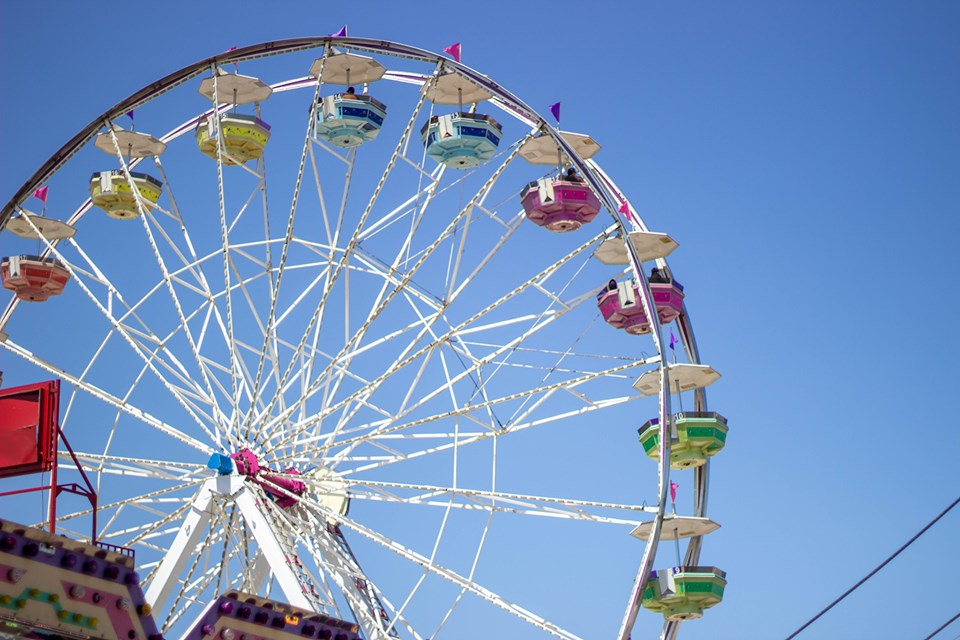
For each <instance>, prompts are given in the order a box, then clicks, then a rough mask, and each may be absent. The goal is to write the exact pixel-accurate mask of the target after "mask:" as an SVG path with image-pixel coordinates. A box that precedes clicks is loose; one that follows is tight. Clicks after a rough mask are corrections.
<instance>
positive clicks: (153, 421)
mask: <svg viewBox="0 0 960 640" xmlns="http://www.w3.org/2000/svg"><path fill="white" fill-rule="evenodd" d="M0 346H2V347H3V348H5V349H7V350H8V351H10V352H11V353H13V354H15V355H17V356H20V357H21V358H23V359H25V360H28V361H29V362H32V363H33V364H35V365H37V366H38V367H40V368H41V369H43V370H45V371H46V372H48V373H50V374H53V375H55V376H58V377H59V378H61V379H63V380H66V381H68V382H69V383H70V384H73V385H75V386H76V387H77V388H79V389H82V390H83V391H85V392H86V393H88V394H89V395H91V396H93V397H95V398H97V399H98V400H101V401H103V402H105V403H107V404H108V405H110V406H112V407H114V408H115V409H118V410H120V411H123V412H124V413H126V414H128V415H130V416H132V417H134V418H136V419H137V420H139V421H141V422H143V423H144V424H146V425H147V426H150V427H152V428H154V429H157V430H158V431H160V432H162V433H164V434H166V435H168V436H170V437H172V438H173V439H175V440H177V441H179V442H182V443H183V444H186V445H189V446H191V447H193V448H194V449H197V450H198V451H202V452H204V453H206V452H209V450H210V447H209V445H206V444H204V443H202V442H200V441H199V440H196V439H195V438H193V437H191V436H188V435H187V434H186V433H184V432H182V431H180V430H179V429H177V428H175V427H173V426H172V425H170V424H167V423H166V422H164V421H162V420H160V419H159V418H156V417H155V416H153V415H151V414H149V413H147V412H146V411H143V410H141V409H139V408H137V407H135V406H134V405H132V404H130V403H129V402H125V401H123V400H121V399H119V398H117V397H116V396H114V395H112V394H110V393H109V392H107V391H105V390H103V389H101V388H100V387H97V386H95V385H93V384H92V383H90V382H88V381H86V380H82V379H80V378H78V377H77V376H74V375H73V374H71V373H70V372H68V371H66V370H65V369H61V368H60V367H57V366H55V365H53V364H51V363H49V362H47V361H46V360H43V359H42V358H39V357H37V356H36V355H35V354H33V353H31V352H30V351H28V350H27V349H24V348H23V347H21V346H19V345H17V344H16V343H15V342H13V341H11V340H6V341H2V342H0Z"/></svg>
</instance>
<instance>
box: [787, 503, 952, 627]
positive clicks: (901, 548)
mask: <svg viewBox="0 0 960 640" xmlns="http://www.w3.org/2000/svg"><path fill="white" fill-rule="evenodd" d="M957 503H960V496H958V497H957V499H956V500H954V501H953V502H951V503H950V506H948V507H947V508H946V509H944V510H943V511H941V512H940V515H938V516H937V517H936V518H934V519H933V520H931V521H930V522H928V523H927V526H925V527H924V528H923V529H920V531H918V532H917V533H916V534H915V535H914V536H913V537H912V538H910V539H909V540H907V542H906V543H905V544H904V545H903V546H902V547H900V548H899V549H897V550H896V551H895V552H894V553H893V555H892V556H890V557H889V558H887V559H886V560H884V561H883V562H881V563H880V564H879V565H878V566H877V568H876V569H874V570H873V571H871V572H870V573H868V574H867V575H865V576H864V577H863V578H861V579H860V581H859V582H857V584H855V585H853V586H852V587H850V588H849V589H847V590H846V591H844V593H843V595H842V596H840V597H839V598H837V599H836V600H834V601H833V602H831V603H830V604H828V605H827V606H826V607H825V608H824V609H823V610H822V611H821V612H820V613H818V614H817V615H815V616H813V617H812V618H810V619H809V620H807V621H806V622H805V623H804V624H803V626H802V627H800V628H799V629H797V630H796V631H794V632H793V633H791V634H790V635H789V636H787V638H786V640H792V639H793V638H795V637H797V636H798V635H800V632H801V631H803V630H804V629H806V628H807V627H809V626H810V625H811V624H813V623H814V622H816V621H817V620H818V619H819V618H820V616H822V615H823V614H825V613H826V612H827V611H830V609H833V608H834V607H835V606H836V605H838V604H840V602H841V601H842V600H843V599H844V598H846V597H847V596H848V595H850V594H851V593H853V592H854V591H856V590H857V588H858V587H859V586H860V585H862V584H863V583H864V582H866V581H867V580H869V579H870V578H872V577H873V576H874V575H875V574H876V573H877V572H878V571H880V569H883V568H884V567H885V566H887V564H889V563H890V561H891V560H893V559H894V558H896V557H897V556H898V555H900V554H901V553H902V552H903V551H904V550H905V549H906V548H907V547H909V546H910V545H911V544H913V543H914V542H915V541H916V540H917V538H919V537H920V536H922V535H923V534H924V533H926V532H927V529H929V528H930V527H932V526H933V525H935V524H936V523H937V521H938V520H940V518H942V517H943V516H945V515H947V513H949V512H950V510H951V509H953V508H954V507H955V506H957ZM937 631H939V629H938V630H937ZM931 637H932V636H931Z"/></svg>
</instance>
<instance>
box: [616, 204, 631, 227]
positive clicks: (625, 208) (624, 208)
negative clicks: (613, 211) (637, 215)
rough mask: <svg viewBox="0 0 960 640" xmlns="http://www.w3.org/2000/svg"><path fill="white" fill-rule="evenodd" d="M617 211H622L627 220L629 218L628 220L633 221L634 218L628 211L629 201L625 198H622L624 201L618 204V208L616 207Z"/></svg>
mask: <svg viewBox="0 0 960 640" xmlns="http://www.w3.org/2000/svg"><path fill="white" fill-rule="evenodd" d="M617 211H618V212H619V213H622V214H623V215H625V216H627V220H630V221H632V222H635V220H634V219H633V213H631V212H630V203H629V202H627V201H626V200H624V201H623V202H622V203H621V204H620V208H619V209H617Z"/></svg>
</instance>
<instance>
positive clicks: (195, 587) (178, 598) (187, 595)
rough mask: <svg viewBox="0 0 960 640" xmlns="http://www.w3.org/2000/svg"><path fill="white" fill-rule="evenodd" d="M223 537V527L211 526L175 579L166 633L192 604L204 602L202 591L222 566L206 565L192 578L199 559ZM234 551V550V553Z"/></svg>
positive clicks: (202, 603) (164, 629) (215, 577)
mask: <svg viewBox="0 0 960 640" xmlns="http://www.w3.org/2000/svg"><path fill="white" fill-rule="evenodd" d="M224 538H225V534H224V533H223V529H220V530H216V529H214V528H212V527H211V528H210V531H209V534H208V535H206V536H204V537H203V541H202V542H201V543H200V545H199V546H198V548H197V550H196V552H195V554H194V557H193V562H192V563H191V565H190V568H189V569H188V570H187V573H186V575H185V576H184V577H183V578H182V579H178V580H177V587H178V589H177V593H176V595H175V596H174V599H173V605H171V606H170V609H169V610H170V614H169V615H168V616H167V619H166V620H165V621H164V623H163V629H162V632H163V633H167V632H168V631H169V630H170V628H171V627H172V626H173V625H175V624H176V623H177V621H178V620H179V619H180V618H181V616H183V615H184V614H185V613H186V612H187V611H189V610H190V608H191V607H192V606H193V605H201V606H203V605H205V604H206V603H205V602H204V600H205V599H206V598H205V597H204V595H203V594H204V591H205V590H206V589H207V587H209V586H210V585H211V584H212V583H213V581H214V580H216V579H217V578H218V576H219V574H220V572H221V571H223V567H222V566H213V567H207V568H205V570H203V571H201V573H200V575H199V577H197V578H194V575H196V573H197V569H198V568H199V566H200V561H201V560H203V559H205V558H206V557H207V556H208V555H209V553H210V550H211V548H212V547H213V546H214V545H215V544H218V543H220V542H222V541H223V539H224ZM235 553H236V551H234V554H235ZM232 555H233V554H231V556H232ZM184 601H185V602H184ZM181 602H184V605H183V606H182V607H180V608H179V609H178V608H177V607H178V606H179V605H180V603H181Z"/></svg>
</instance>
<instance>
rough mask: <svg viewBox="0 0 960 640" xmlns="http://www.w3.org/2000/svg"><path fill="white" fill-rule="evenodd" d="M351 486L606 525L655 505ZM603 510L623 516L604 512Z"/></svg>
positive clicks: (379, 496)
mask: <svg viewBox="0 0 960 640" xmlns="http://www.w3.org/2000/svg"><path fill="white" fill-rule="evenodd" d="M352 482H353V483H354V484H352V486H351V489H350V498H351V499H360V500H370V501H383V502H394V503H398V504H410V505H427V506H434V507H442V508H446V507H448V506H450V507H452V508H455V509H466V510H478V511H486V512H490V513H511V514H516V515H525V516H537V517H546V518H558V519H566V520H581V521H590V522H601V523H607V524H624V525H634V526H635V525H637V524H639V521H638V520H635V519H633V518H629V517H627V516H628V515H629V514H631V513H635V514H641V513H654V512H656V507H645V506H642V505H631V504H619V503H610V502H597V501H592V500H575V499H571V498H559V497H546V496H534V495H525V494H519V493H506V492H503V491H486V490H477V489H465V488H463V487H443V486H434V485H419V484H408V483H400V482H386V481H381V480H360V479H354V480H353V481H352ZM603 512H608V513H616V514H622V515H603Z"/></svg>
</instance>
